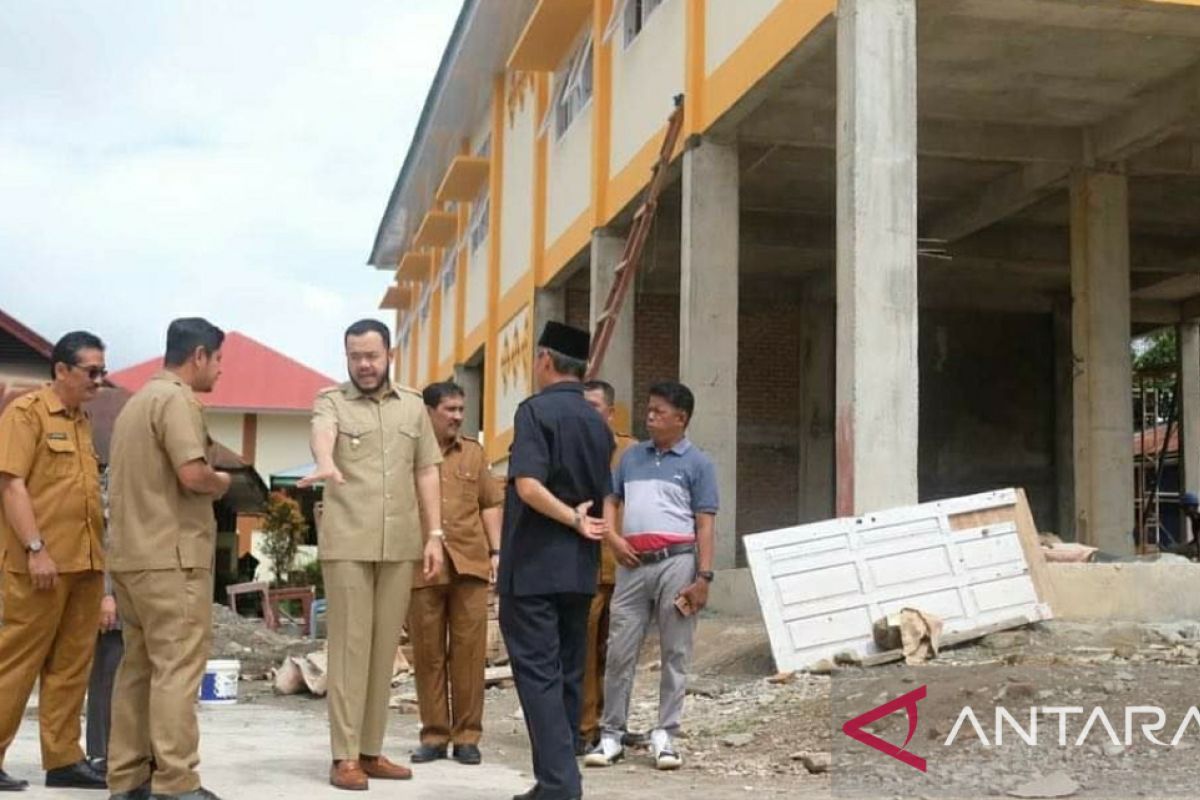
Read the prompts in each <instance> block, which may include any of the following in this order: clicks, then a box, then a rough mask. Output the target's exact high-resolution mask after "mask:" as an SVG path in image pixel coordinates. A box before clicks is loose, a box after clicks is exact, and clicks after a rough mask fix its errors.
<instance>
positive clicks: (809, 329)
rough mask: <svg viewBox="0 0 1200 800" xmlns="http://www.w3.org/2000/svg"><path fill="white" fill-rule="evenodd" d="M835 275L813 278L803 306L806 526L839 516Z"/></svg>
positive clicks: (802, 496) (802, 510)
mask: <svg viewBox="0 0 1200 800" xmlns="http://www.w3.org/2000/svg"><path fill="white" fill-rule="evenodd" d="M831 278H832V275H829V276H828V277H826V276H822V277H820V278H816V279H814V280H812V281H811V282H810V283H809V284H808V285H807V286H806V287H805V289H804V299H803V301H802V304H801V308H800V492H799V501H800V503H799V508H798V509H797V512H798V516H797V518H798V519H799V521H800V522H801V523H806V522H817V521H819V520H823V519H829V518H830V517H832V516H834V505H835V500H836V496H835V495H836V487H835V481H834V474H835V473H834V468H833V466H834V450H833V419H834V381H835V377H834V375H835V373H836V369H835V363H834V359H835V353H834V349H835V344H834V337H835V330H836V327H837V325H836V319H835V314H834V308H833V306H834V296H833V281H832V280H831Z"/></svg>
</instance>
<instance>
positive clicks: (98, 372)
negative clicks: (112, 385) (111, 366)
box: [71, 364, 108, 381]
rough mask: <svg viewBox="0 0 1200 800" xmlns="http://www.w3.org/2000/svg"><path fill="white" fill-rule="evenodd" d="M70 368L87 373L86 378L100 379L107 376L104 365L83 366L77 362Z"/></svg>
mask: <svg viewBox="0 0 1200 800" xmlns="http://www.w3.org/2000/svg"><path fill="white" fill-rule="evenodd" d="M71 368H72V369H81V370H83V371H84V372H86V373H87V376H88V379H89V380H92V381H100V380H104V379H105V378H107V377H108V370H106V369H105V368H104V367H84V366H81V365H79V364H72V365H71Z"/></svg>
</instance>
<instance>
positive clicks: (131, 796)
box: [108, 783, 150, 800]
mask: <svg viewBox="0 0 1200 800" xmlns="http://www.w3.org/2000/svg"><path fill="white" fill-rule="evenodd" d="M108 800H150V783H143V784H142V786H139V787H138V788H136V789H130V790H128V792H114V793H113V794H110V795H108Z"/></svg>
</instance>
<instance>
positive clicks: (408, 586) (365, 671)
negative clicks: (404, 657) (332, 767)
mask: <svg viewBox="0 0 1200 800" xmlns="http://www.w3.org/2000/svg"><path fill="white" fill-rule="evenodd" d="M414 567H415V563H414V562H412V561H322V562H321V570H322V571H323V572H324V574H325V599H326V601H327V602H328V605H327V608H326V617H325V619H326V621H327V624H328V634H329V696H328V703H329V739H330V744H331V746H332V749H333V759H334V760H335V761H345V760H351V759H357V758H358V757H359V756H377V755H380V753H381V751H382V750H383V734H384V732H385V731H386V730H387V721H388V701H390V700H391V689H392V670H393V668H394V666H395V659H396V648H397V647H398V646H399V645H400V629H401V627H403V625H404V618H405V615H406V614H407V613H408V601H409V595H410V594H411V593H412V578H413V569H414Z"/></svg>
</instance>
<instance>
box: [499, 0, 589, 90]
mask: <svg viewBox="0 0 1200 800" xmlns="http://www.w3.org/2000/svg"><path fill="white" fill-rule="evenodd" d="M591 15H592V0H541V2H539V3H538V5H537V8H535V9H534V11H533V16H531V17H530V18H529V22H528V23H526V25H525V30H523V31H522V32H521V38H520V39H518V40H517V44H516V46H515V47H514V48H513V51H512V54H511V55H509V57H508V68H509V69H510V70H525V71H528V72H552V71H554V70H555V69H557V68H558V65H559V64H561V63H562V60H563V59H564V58H565V57H566V55H567V51H568V50H569V49H570V47H571V45H572V44H573V43H574V41H575V37H576V34H578V33H579V31H580V30H581V29H582V28H583V26H584V24H585V23H586V22H587V21H588V18H589V17H590V16H591Z"/></svg>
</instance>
